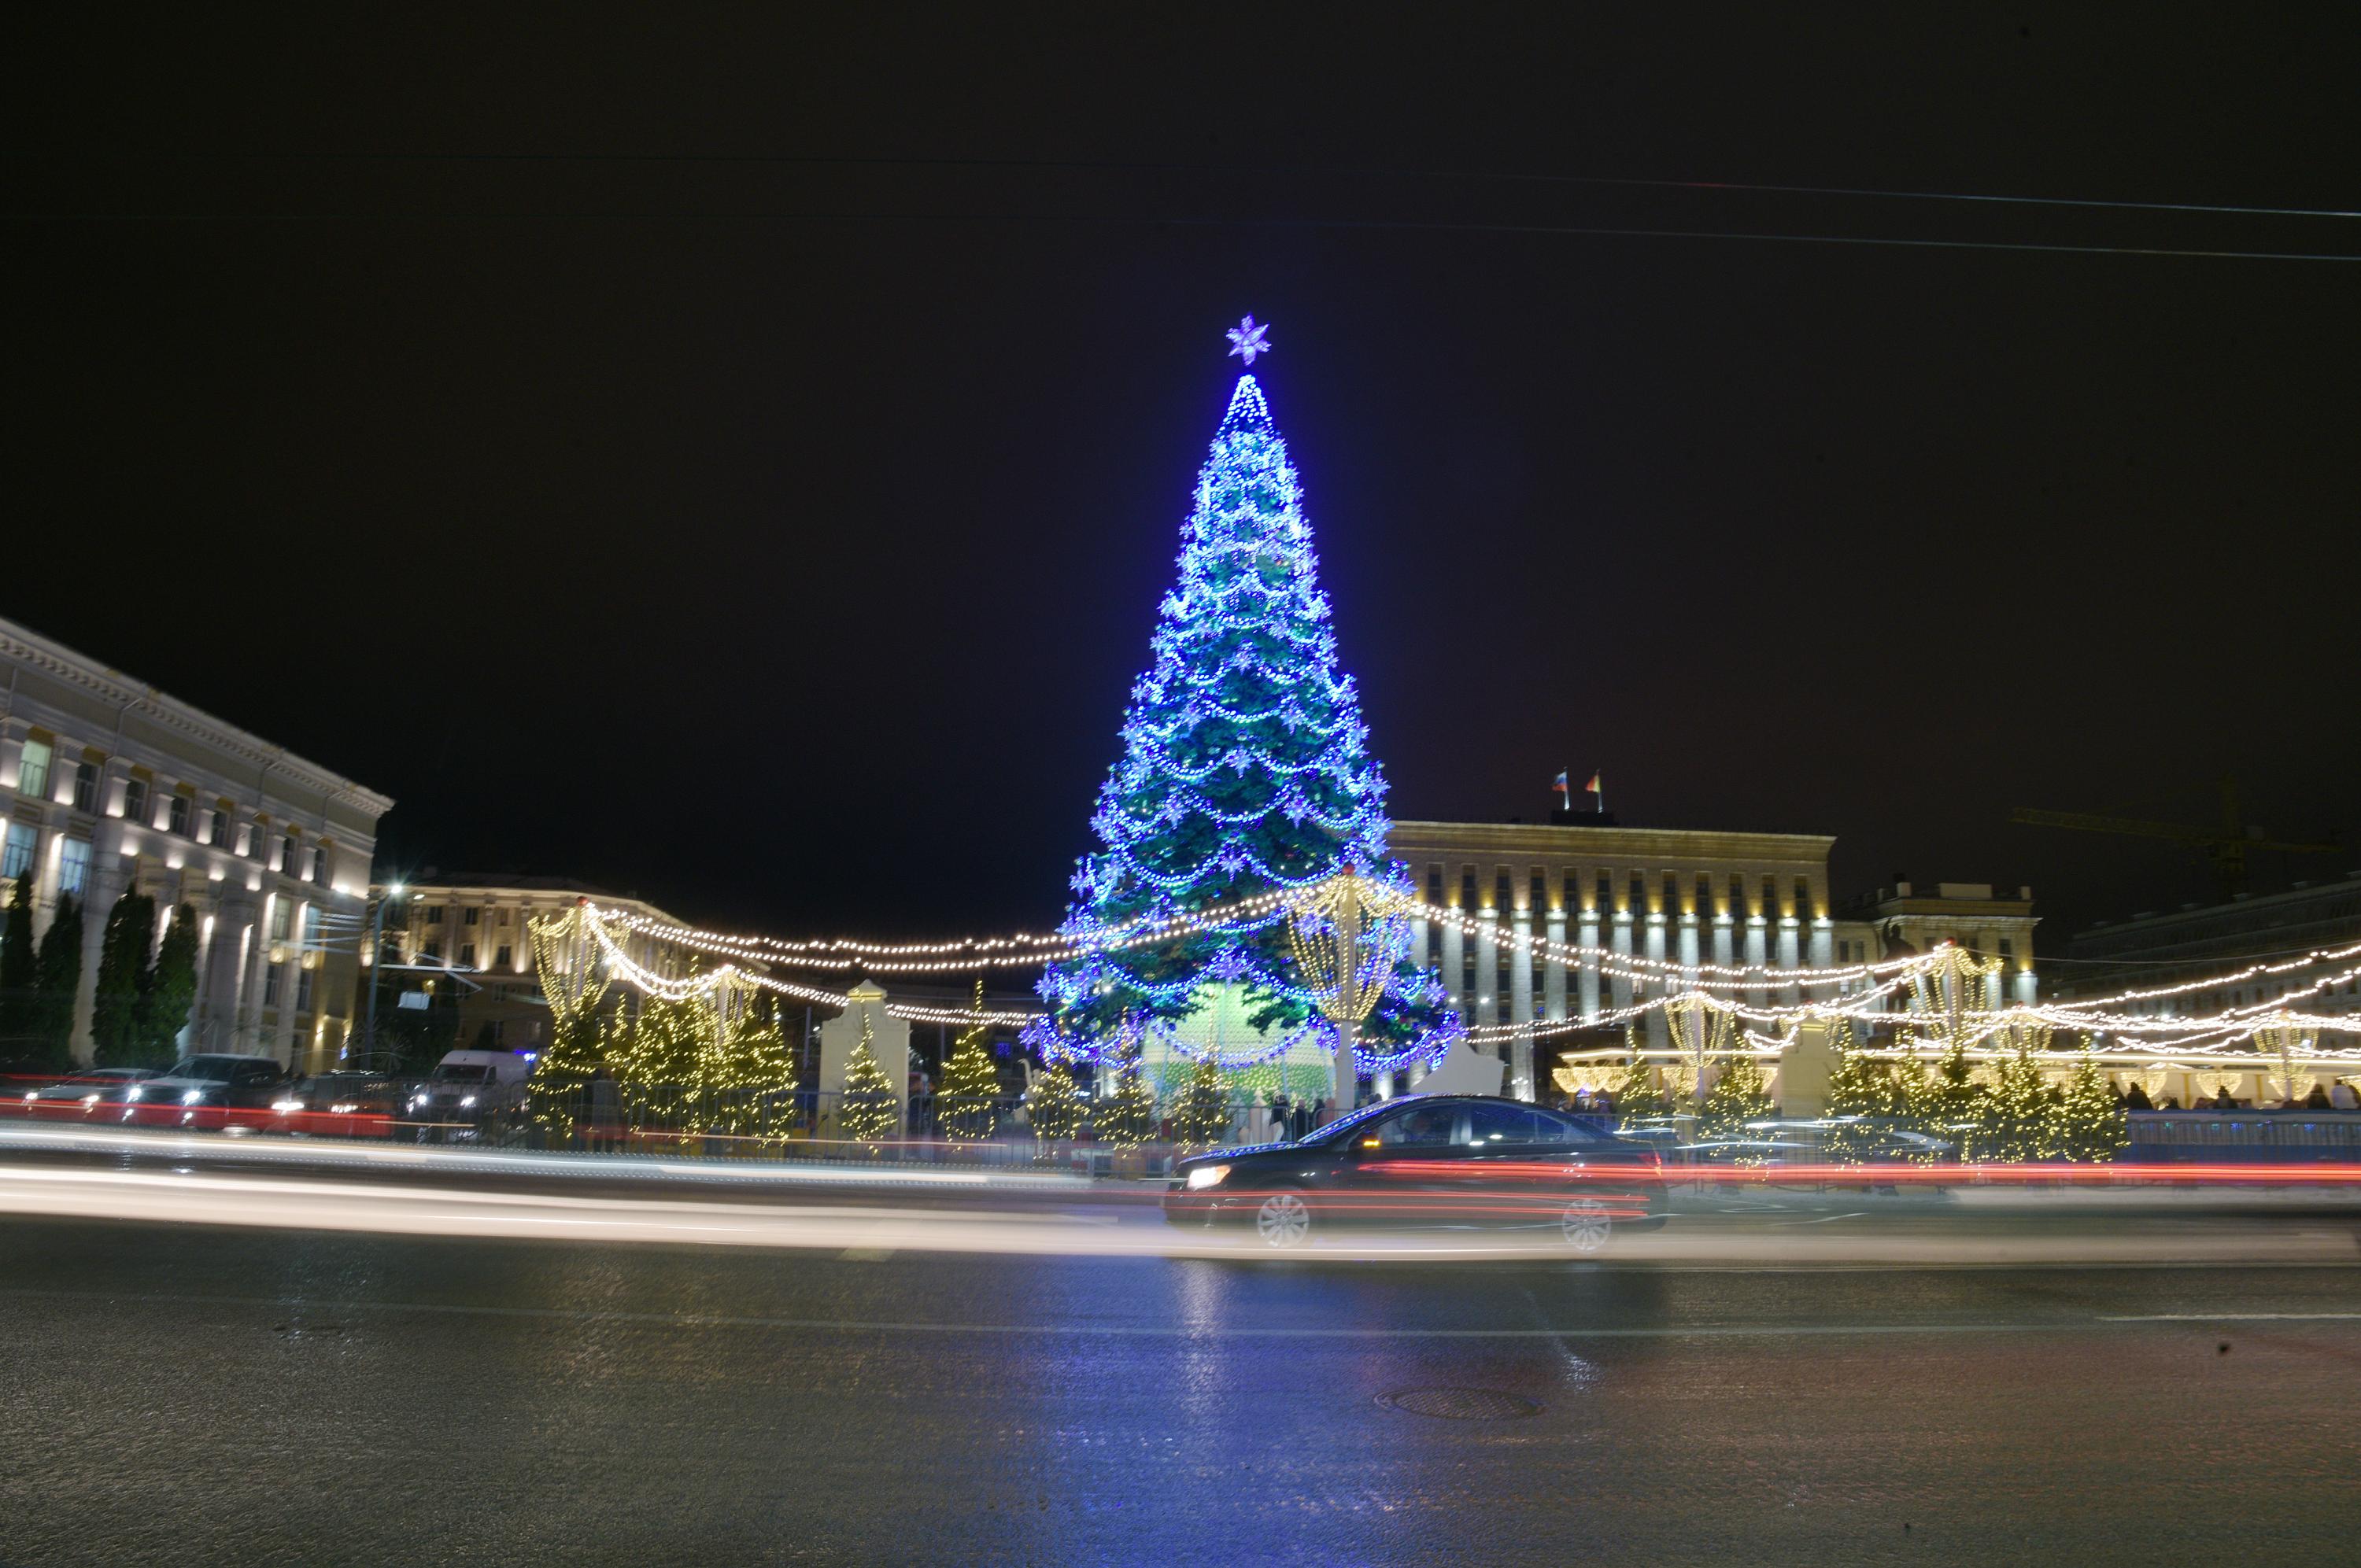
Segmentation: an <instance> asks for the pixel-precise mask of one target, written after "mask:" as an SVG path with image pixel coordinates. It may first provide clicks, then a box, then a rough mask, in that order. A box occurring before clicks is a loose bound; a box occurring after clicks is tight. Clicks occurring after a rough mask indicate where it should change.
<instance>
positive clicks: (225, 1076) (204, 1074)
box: [164, 1057, 243, 1083]
mask: <svg viewBox="0 0 2361 1568" xmlns="http://www.w3.org/2000/svg"><path fill="white" fill-rule="evenodd" d="M242 1059H243V1058H238V1057H183V1058H181V1059H180V1060H179V1061H176V1062H174V1063H173V1064H172V1070H171V1071H170V1072H169V1073H166V1074H165V1075H164V1076H166V1077H167V1078H183V1079H190V1080H194V1081H196V1082H199V1083H227V1082H228V1081H229V1080H230V1074H232V1073H234V1072H236V1070H237V1068H238V1063H239V1062H240V1061H241V1060H242Z"/></svg>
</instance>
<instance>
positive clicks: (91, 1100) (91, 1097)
mask: <svg viewBox="0 0 2361 1568" xmlns="http://www.w3.org/2000/svg"><path fill="white" fill-rule="evenodd" d="M82 1103H83V1104H85V1105H95V1104H97V1103H98V1096H97V1095H95V1094H85V1095H83V1096H82Z"/></svg>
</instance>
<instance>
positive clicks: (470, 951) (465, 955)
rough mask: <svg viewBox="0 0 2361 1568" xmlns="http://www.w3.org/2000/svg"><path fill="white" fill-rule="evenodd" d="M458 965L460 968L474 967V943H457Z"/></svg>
mask: <svg viewBox="0 0 2361 1568" xmlns="http://www.w3.org/2000/svg"><path fill="white" fill-rule="evenodd" d="M459 967H460V968H461V969H474V968H475V967H476V944H475V943H473V942H462V943H460V944H459Z"/></svg>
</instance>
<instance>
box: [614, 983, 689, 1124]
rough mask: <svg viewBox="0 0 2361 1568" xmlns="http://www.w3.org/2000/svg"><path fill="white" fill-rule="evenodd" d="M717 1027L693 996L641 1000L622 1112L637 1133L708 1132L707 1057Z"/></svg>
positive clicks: (627, 1055)
mask: <svg viewBox="0 0 2361 1568" xmlns="http://www.w3.org/2000/svg"><path fill="white" fill-rule="evenodd" d="M712 1031H713V1025H712V1022H711V1019H710V1017H709V1015H708V1012H707V1009H706V1007H705V1005H704V1003H701V1002H699V1001H698V1000H697V998H695V997H693V996H684V997H682V998H680V999H679V1000H677V1001H668V1000H666V999H665V998H664V997H661V996H650V997H648V998H646V999H645V1000H644V1001H642V1003H640V1015H639V1016H638V1017H637V1018H635V1019H633V1020H632V1021H631V1028H630V1031H629V1033H628V1034H627V1035H626V1036H625V1040H624V1046H623V1052H622V1057H623V1061H622V1071H620V1073H618V1074H616V1077H617V1078H619V1079H620V1080H621V1082H622V1090H623V1114H624V1116H625V1118H626V1119H627V1120H628V1121H629V1122H630V1123H631V1128H632V1130H633V1131H634V1132H635V1133H647V1132H667V1133H684V1134H686V1133H702V1132H703V1131H705V1116H704V1110H705V1107H704V1093H703V1091H704V1087H705V1070H706V1058H707V1056H708V1052H709V1051H710V1049H711V1040H712Z"/></svg>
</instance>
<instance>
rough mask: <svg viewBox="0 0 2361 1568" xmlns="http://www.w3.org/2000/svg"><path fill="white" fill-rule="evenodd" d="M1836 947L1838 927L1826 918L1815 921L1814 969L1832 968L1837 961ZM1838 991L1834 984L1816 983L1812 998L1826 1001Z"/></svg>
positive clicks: (1813, 923)
mask: <svg viewBox="0 0 2361 1568" xmlns="http://www.w3.org/2000/svg"><path fill="white" fill-rule="evenodd" d="M1836 948H1837V937H1836V928H1835V927H1833V926H1831V925H1830V924H1829V923H1828V921H1827V920H1824V919H1823V920H1815V921H1813V922H1812V967H1813V968H1814V969H1828V968H1832V967H1833V966H1834V965H1835V963H1836V961H1837V956H1836ZM1836 993H1837V990H1836V987H1835V986H1833V985H1816V986H1814V987H1813V988H1812V1000H1813V1001H1815V1002H1826V1001H1828V999H1829V998H1831V997H1833V996H1835V995H1836Z"/></svg>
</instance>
